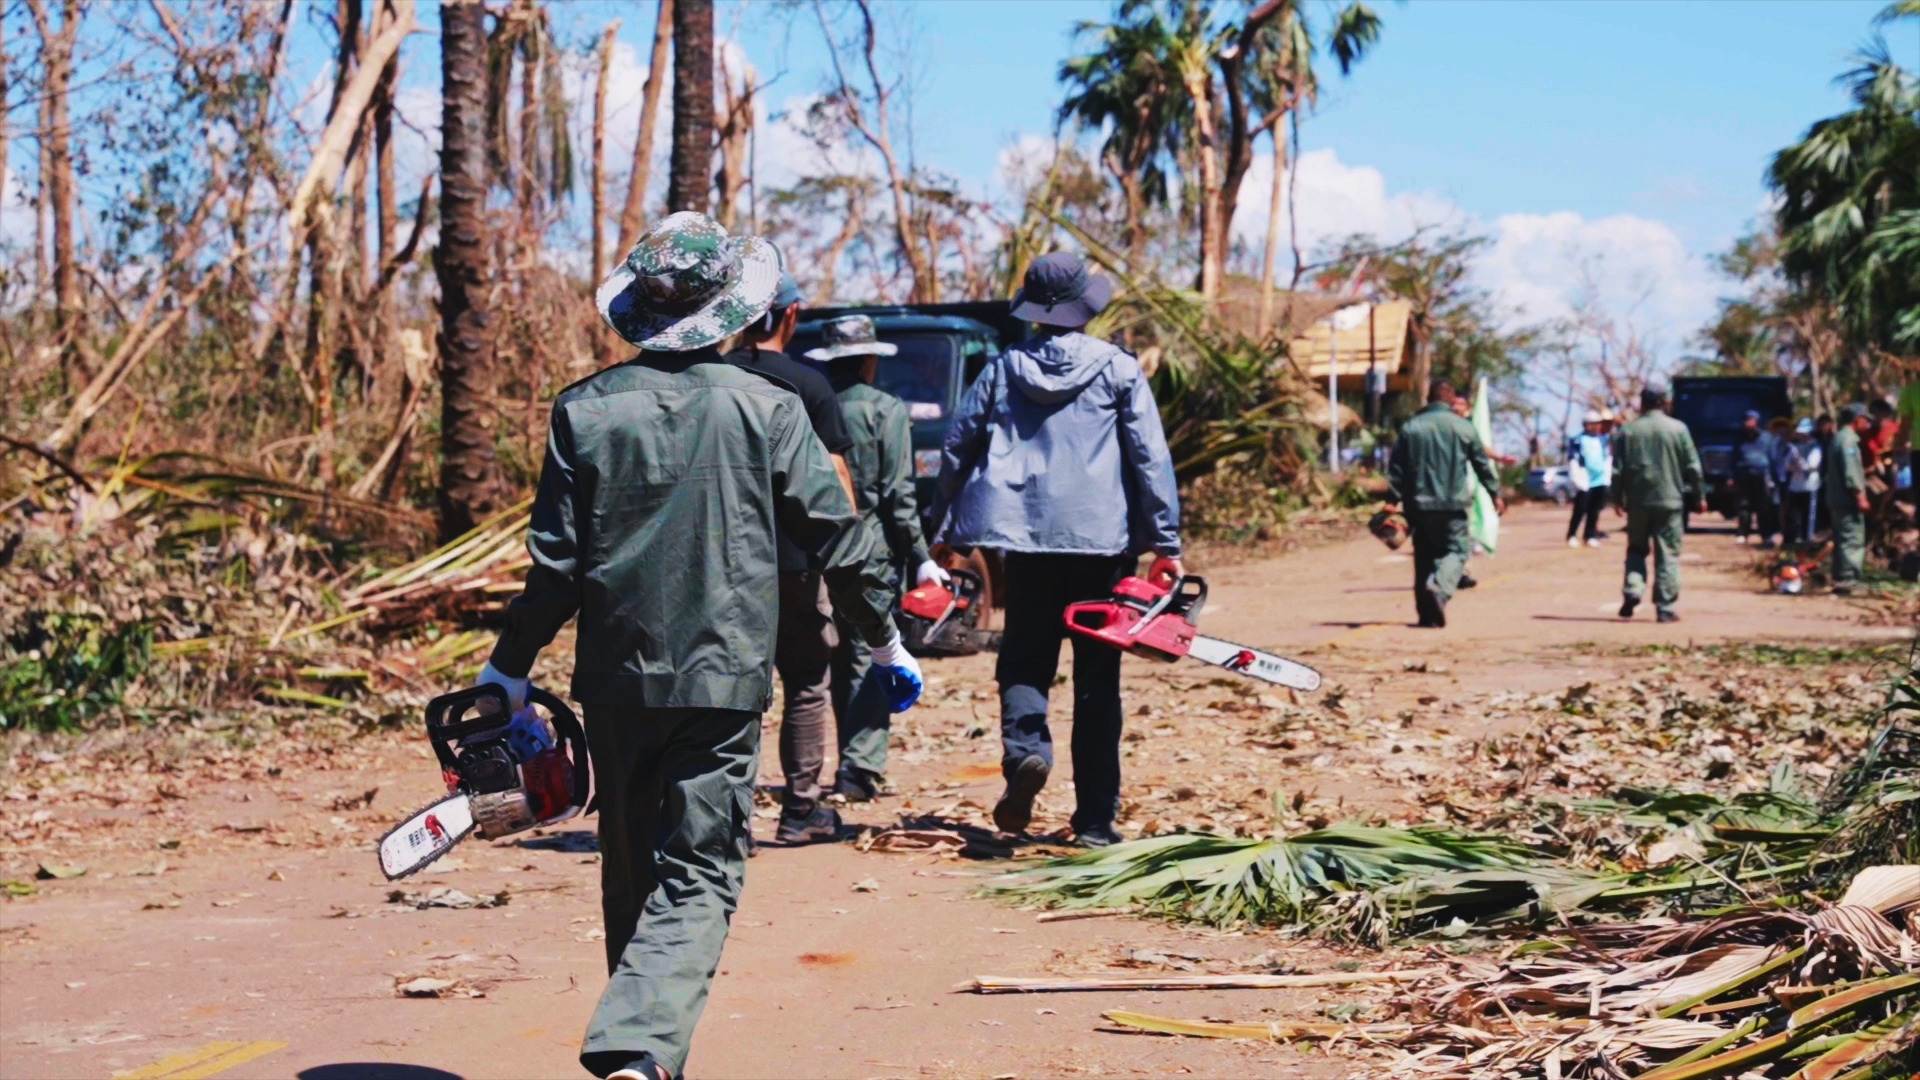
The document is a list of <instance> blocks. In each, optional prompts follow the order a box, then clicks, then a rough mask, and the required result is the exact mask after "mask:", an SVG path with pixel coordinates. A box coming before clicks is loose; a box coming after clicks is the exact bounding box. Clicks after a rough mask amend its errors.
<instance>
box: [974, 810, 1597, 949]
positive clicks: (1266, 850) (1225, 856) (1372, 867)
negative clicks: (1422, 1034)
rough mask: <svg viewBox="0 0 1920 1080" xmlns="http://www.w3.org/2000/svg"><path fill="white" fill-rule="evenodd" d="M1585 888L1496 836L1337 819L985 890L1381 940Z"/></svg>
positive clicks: (1190, 844)
mask: <svg viewBox="0 0 1920 1080" xmlns="http://www.w3.org/2000/svg"><path fill="white" fill-rule="evenodd" d="M1594 885H1595V882H1594V879H1593V878H1592V877H1591V876H1590V875H1582V874H1578V873H1574V872H1568V871H1562V870H1559V869H1556V868H1552V867H1548V866H1544V865H1543V864H1542V862H1541V860H1540V858H1539V857H1538V856H1537V855H1536V854H1535V853H1534V852H1533V851H1531V850H1530V849H1528V848H1526V847H1524V846H1522V845H1520V844H1516V843H1514V842H1513V841H1511V840H1507V839H1504V838H1501V837H1494V836H1477V835H1473V834H1468V833H1459V832H1453V831H1450V830H1446V829H1440V828H1434V827H1429V826H1416V827H1413V828H1407V829H1391V828H1375V827H1369V826H1363V825H1351V824H1343V825H1335V826H1332V827H1330V828H1326V829H1320V830H1316V831H1314V832H1309V833H1303V834H1301V835H1298V836H1292V837H1286V838H1281V839H1266V840H1259V839H1246V838H1240V837H1224V836H1213V835H1209V834H1205V833H1176V834H1172V835H1167V836H1156V837H1149V838H1147V839H1144V840H1135V841H1131V842H1128V843H1124V844H1115V845H1113V846H1111V847H1107V848H1103V849H1100V850H1097V851H1090V852H1087V853H1085V854H1080V855H1070V856H1067V857H1065V858H1060V859H1052V860H1048V861H1046V862H1042V863H1039V864H1036V865H1034V866H1030V867H1025V868H1022V869H1019V870H1015V871H1013V872H1012V873H1009V874H1007V875H1005V876H1003V877H1001V878H1000V879H998V880H997V881H995V882H994V883H993V884H992V885H990V886H989V888H990V889H991V890H992V891H994V892H997V893H999V894H1001V895H1005V896H1008V897H1013V898H1019V899H1025V900H1033V901H1039V902H1042V903H1046V904H1049V905H1053V906H1057V907H1062V908H1089V907H1091V908H1101V907H1124V906H1135V907H1139V908H1141V909H1143V910H1149V911H1155V912H1159V913H1163V914H1170V915H1177V916H1180V917H1183V918H1191V919H1195V920H1198V921H1202V922H1208V923H1212V924H1215V925H1223V926H1224V925H1233V924H1236V923H1243V922H1269V923H1304V924H1309V925H1313V926H1316V927H1321V928H1325V929H1328V930H1330V931H1333V932H1336V933H1342V934H1347V935H1350V936H1353V937H1357V938H1359V939H1362V940H1367V941H1380V940H1384V939H1385V938H1386V937H1387V936H1388V935H1389V934H1390V933H1391V932H1393V931H1394V930H1396V929H1400V928H1403V927H1404V926H1406V925H1407V924H1409V923H1418V924H1420V925H1422V926H1431V925H1446V924H1447V923H1449V922H1451V921H1452V920H1453V919H1454V918H1486V917H1493V916H1497V915H1498V914H1500V913H1504V912H1508V911H1513V910H1516V909H1521V908H1528V907H1544V908H1547V909H1555V908H1558V907H1559V906H1560V905H1562V904H1565V903H1569V902H1572V901H1574V900H1576V899H1577V898H1578V897H1579V896H1582V895H1585V894H1586V893H1588V892H1591V891H1592V889H1593V887H1594Z"/></svg>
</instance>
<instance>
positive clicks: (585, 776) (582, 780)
mask: <svg viewBox="0 0 1920 1080" xmlns="http://www.w3.org/2000/svg"><path fill="white" fill-rule="evenodd" d="M527 704H529V705H538V706H540V707H541V708H543V709H545V710H547V718H548V719H549V720H551V721H552V722H553V736H554V738H555V739H557V740H558V741H560V742H563V743H566V744H567V756H568V757H570V758H571V759H572V760H573V805H574V806H575V807H584V806H586V805H587V793H588V791H589V790H590V786H591V784H592V781H593V763H592V762H591V761H590V760H589V759H588V758H587V732H586V729H585V728H582V727H581V726H580V718H579V717H577V716H575V715H573V710H572V709H569V708H567V703H566V702H564V701H562V700H560V697H559V695H557V694H552V693H549V692H547V691H545V690H542V689H541V688H539V687H537V686H533V687H529V688H528V689H527Z"/></svg>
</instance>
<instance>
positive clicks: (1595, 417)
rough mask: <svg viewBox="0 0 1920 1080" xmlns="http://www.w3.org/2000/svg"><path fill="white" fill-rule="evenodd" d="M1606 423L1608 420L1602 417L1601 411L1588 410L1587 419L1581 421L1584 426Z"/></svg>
mask: <svg viewBox="0 0 1920 1080" xmlns="http://www.w3.org/2000/svg"><path fill="white" fill-rule="evenodd" d="M1606 422H1607V418H1606V417H1604V416H1601V415H1600V410H1599V409H1588V410H1587V415H1586V419H1584V420H1582V421H1581V423H1583V424H1604V423H1606Z"/></svg>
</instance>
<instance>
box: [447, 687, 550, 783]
mask: <svg viewBox="0 0 1920 1080" xmlns="http://www.w3.org/2000/svg"><path fill="white" fill-rule="evenodd" d="M542 693H543V694H544V693H545V691H542ZM483 701H492V702H493V703H494V708H493V711H492V712H487V713H481V714H480V715H478V716H475V717H474V718H473V719H471V720H469V719H466V716H467V714H468V713H469V712H472V711H474V710H475V709H476V707H477V706H478V705H479V704H480V703H481V702H483ZM512 715H513V707H512V705H511V703H509V702H508V700H507V688H506V687H504V686H501V685H500V684H498V683H481V684H480V685H478V686H469V687H466V688H464V689H460V690H455V691H453V692H451V693H447V694H441V695H440V696H439V697H436V698H434V699H433V700H432V701H429V702H427V741H428V742H429V743H432V744H433V756H434V757H436V758H438V759H439V760H440V766H441V768H444V769H452V768H454V767H455V760H456V759H455V757H454V753H453V744H454V742H455V741H456V740H459V739H462V738H465V737H466V736H468V735H477V734H479V733H481V732H484V731H492V730H494V729H496V728H499V727H502V726H503V725H505V724H506V723H507V721H508V719H509V718H510V717H511V716H512Z"/></svg>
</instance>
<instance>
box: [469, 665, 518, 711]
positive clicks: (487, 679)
mask: <svg viewBox="0 0 1920 1080" xmlns="http://www.w3.org/2000/svg"><path fill="white" fill-rule="evenodd" d="M488 683H492V684H493V685H495V686H498V687H499V688H500V689H502V690H505V691H506V692H507V711H508V712H510V713H517V712H519V711H520V710H521V709H524V708H526V707H527V690H528V689H529V688H531V687H532V686H533V680H532V679H516V678H514V677H513V676H511V675H502V674H500V672H499V671H498V670H496V669H495V668H494V666H493V662H492V661H488V662H487V666H486V667H483V668H481V669H480V677H479V678H477V679H475V680H473V685H475V686H485V685H487V684H488Z"/></svg>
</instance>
